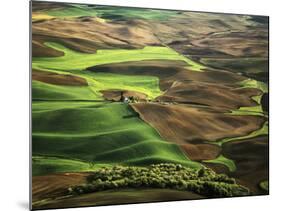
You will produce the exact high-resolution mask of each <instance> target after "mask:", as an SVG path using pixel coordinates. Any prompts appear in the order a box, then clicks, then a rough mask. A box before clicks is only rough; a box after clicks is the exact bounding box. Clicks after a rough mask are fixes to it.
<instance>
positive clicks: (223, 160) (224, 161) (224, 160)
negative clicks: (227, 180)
mask: <svg viewBox="0 0 281 211" xmlns="http://www.w3.org/2000/svg"><path fill="white" fill-rule="evenodd" d="M203 162H205V163H218V164H223V165H225V166H226V167H227V168H228V170H229V171H230V172H234V171H235V170H236V165H235V163H234V161H233V160H231V159H228V158H226V157H224V156H223V155H220V156H218V157H217V158H216V159H213V160H205V161H203Z"/></svg>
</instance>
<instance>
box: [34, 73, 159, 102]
mask: <svg viewBox="0 0 281 211" xmlns="http://www.w3.org/2000/svg"><path fill="white" fill-rule="evenodd" d="M73 75H79V77H82V78H85V79H86V80H87V82H88V86H62V85H53V84H48V83H44V82H40V81H33V82H32V98H33V100H38V99H40V100H104V99H103V97H102V94H101V92H100V91H102V90H111V89H123V90H131V91H137V92H141V93H144V94H146V95H147V97H148V99H154V98H156V97H158V96H159V95H161V94H162V92H161V90H160V88H159V79H158V78H157V77H154V76H128V75H119V74H110V73H92V72H89V71H83V72H81V73H78V74H73Z"/></svg>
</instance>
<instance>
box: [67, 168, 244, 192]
mask: <svg viewBox="0 0 281 211" xmlns="http://www.w3.org/2000/svg"><path fill="white" fill-rule="evenodd" d="M120 188H168V189H176V190H182V191H192V192H195V193H198V194H200V195H204V196H208V197H231V196H242V195H249V190H248V189H247V188H245V187H243V186H241V185H238V184H236V182H235V179H233V178H229V177H228V176H227V175H224V174H216V173H215V172H214V171H212V170H211V169H209V168H205V167H204V168H201V169H199V170H198V169H191V168H187V167H184V166H182V165H180V164H169V163H165V164H164V163H163V164H156V165H150V166H148V167H131V166H129V167H127V166H113V167H110V168H109V167H104V168H102V169H100V170H96V171H94V172H92V173H91V174H90V175H89V176H88V177H87V183H85V184H82V185H78V186H73V187H70V188H69V189H68V192H69V193H70V194H74V195H75V194H84V193H92V192H97V191H102V190H108V189H120Z"/></svg>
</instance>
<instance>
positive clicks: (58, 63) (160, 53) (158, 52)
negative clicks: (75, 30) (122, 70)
mask: <svg viewBox="0 0 281 211" xmlns="http://www.w3.org/2000/svg"><path fill="white" fill-rule="evenodd" d="M45 45H46V46H48V47H50V48H53V49H56V50H58V51H62V52H64V56H60V57H36V58H33V60H32V67H33V68H34V69H41V70H48V69H51V70H60V71H69V70H74V71H81V70H84V69H86V68H88V67H92V66H97V65H103V64H112V63H120V62H130V61H143V60H153V59H155V60H157V59H160V60H161V59H163V60H180V61H185V62H186V63H187V68H188V69H189V70H194V71H202V69H203V68H204V66H202V65H200V64H198V63H196V62H194V61H192V60H191V59H189V58H187V57H185V56H182V55H181V54H179V53H177V52H176V51H174V50H172V49H171V48H168V47H161V46H146V47H144V48H142V49H109V50H108V49H106V50H97V52H96V53H93V54H89V53H80V52H77V51H74V50H71V49H69V48H66V47H65V46H63V45H61V44H59V43H54V42H46V43H45Z"/></svg>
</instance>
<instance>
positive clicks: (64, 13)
mask: <svg viewBox="0 0 281 211" xmlns="http://www.w3.org/2000/svg"><path fill="white" fill-rule="evenodd" d="M46 14H47V15H50V16H53V17H57V18H72V17H81V16H93V17H101V18H105V19H106V17H107V16H108V15H107V14H110V15H111V16H110V17H108V18H110V19H116V18H117V19H120V18H126V19H127V20H128V19H131V18H140V19H149V20H163V21H164V20H167V19H168V18H170V17H173V16H176V15H177V11H161V10H153V9H140V8H118V7H110V6H106V7H105V6H96V7H88V6H86V5H75V4H73V5H71V7H64V8H61V9H52V10H49V11H47V12H46Z"/></svg>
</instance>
